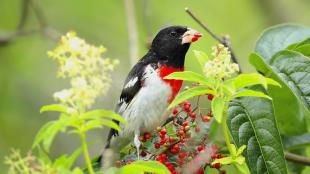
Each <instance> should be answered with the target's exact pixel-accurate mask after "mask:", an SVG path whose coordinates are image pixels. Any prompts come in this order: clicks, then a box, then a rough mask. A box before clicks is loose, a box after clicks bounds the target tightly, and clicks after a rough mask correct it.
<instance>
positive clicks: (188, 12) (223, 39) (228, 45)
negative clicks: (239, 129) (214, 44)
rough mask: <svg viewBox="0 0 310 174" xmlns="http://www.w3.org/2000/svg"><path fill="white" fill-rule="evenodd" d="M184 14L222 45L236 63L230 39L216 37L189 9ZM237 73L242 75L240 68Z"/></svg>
mask: <svg viewBox="0 0 310 174" xmlns="http://www.w3.org/2000/svg"><path fill="white" fill-rule="evenodd" d="M185 11H186V13H187V14H188V15H189V16H190V17H191V18H193V20H194V21H196V22H197V23H198V24H199V25H200V26H201V27H202V28H203V29H204V30H206V31H207V32H208V33H209V34H210V35H211V37H212V38H213V39H215V40H216V41H218V42H220V43H221V44H223V45H224V46H225V47H227V48H228V49H229V51H230V54H231V59H232V61H233V62H234V63H237V64H239V63H238V60H237V57H236V55H235V52H234V51H233V49H232V47H231V44H230V39H229V37H228V36H224V37H222V38H221V37H219V36H218V35H216V34H215V33H214V32H213V31H212V30H211V29H210V28H209V27H207V25H205V24H204V23H202V22H201V21H200V20H199V19H198V18H197V17H196V16H195V15H194V14H193V13H192V12H191V11H190V9H189V8H187V7H186V8H185ZM239 73H242V70H241V68H240V71H239Z"/></svg>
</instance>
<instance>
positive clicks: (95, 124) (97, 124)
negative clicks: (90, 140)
mask: <svg viewBox="0 0 310 174" xmlns="http://www.w3.org/2000/svg"><path fill="white" fill-rule="evenodd" d="M102 126H107V127H110V128H113V129H115V130H117V131H119V132H121V131H122V130H121V128H120V127H119V125H118V124H116V123H115V122H114V121H112V120H105V119H97V120H90V121H88V122H87V123H86V125H85V127H84V131H88V130H91V129H95V128H101V127H102Z"/></svg>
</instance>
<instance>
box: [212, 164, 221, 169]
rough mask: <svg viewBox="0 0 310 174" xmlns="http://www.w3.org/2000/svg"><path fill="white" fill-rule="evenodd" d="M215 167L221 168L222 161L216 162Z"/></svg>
mask: <svg viewBox="0 0 310 174" xmlns="http://www.w3.org/2000/svg"><path fill="white" fill-rule="evenodd" d="M213 167H214V168H216V169H219V168H221V163H215V164H214V165H213Z"/></svg>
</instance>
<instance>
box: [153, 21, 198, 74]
mask: <svg viewBox="0 0 310 174" xmlns="http://www.w3.org/2000/svg"><path fill="white" fill-rule="evenodd" d="M200 36H201V34H199V33H198V32H197V31H195V30H193V29H191V28H187V27H183V26H171V27H167V28H164V29H162V30H160V31H159V33H158V34H157V35H156V37H155V38H154V40H153V42H152V46H151V49H150V51H151V52H153V53H155V54H156V57H157V58H158V59H159V63H161V64H166V65H168V66H171V67H175V68H181V67H183V66H184V60H185V54H186V52H187V50H188V48H189V46H190V43H191V42H194V41H196V40H197V39H198V38H199V37H200Z"/></svg>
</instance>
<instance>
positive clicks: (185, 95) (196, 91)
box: [169, 86, 215, 108]
mask: <svg viewBox="0 0 310 174" xmlns="http://www.w3.org/2000/svg"><path fill="white" fill-rule="evenodd" d="M204 94H215V91H213V90H209V89H208V87H206V86H195V87H192V88H190V89H188V90H186V91H183V92H181V93H179V94H178V95H177V96H176V97H175V99H174V100H173V101H172V103H171V104H170V106H169V108H173V107H175V106H176V105H178V104H179V103H181V102H183V101H185V100H187V99H190V98H192V97H195V96H198V95H204Z"/></svg>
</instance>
